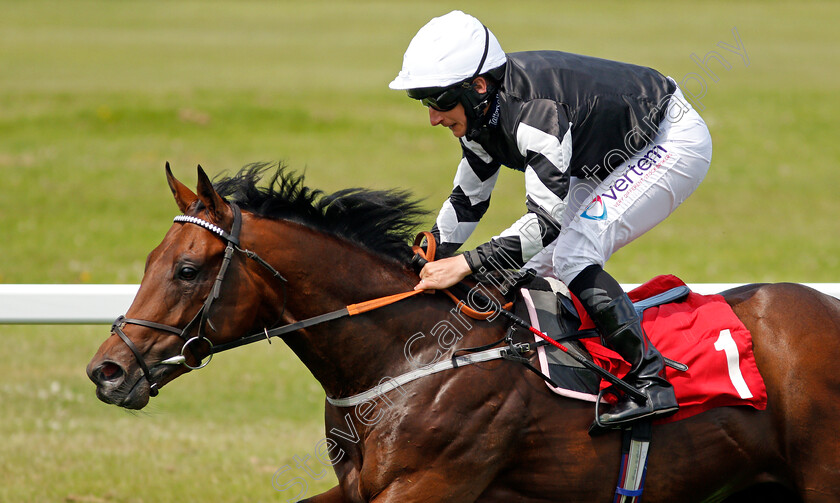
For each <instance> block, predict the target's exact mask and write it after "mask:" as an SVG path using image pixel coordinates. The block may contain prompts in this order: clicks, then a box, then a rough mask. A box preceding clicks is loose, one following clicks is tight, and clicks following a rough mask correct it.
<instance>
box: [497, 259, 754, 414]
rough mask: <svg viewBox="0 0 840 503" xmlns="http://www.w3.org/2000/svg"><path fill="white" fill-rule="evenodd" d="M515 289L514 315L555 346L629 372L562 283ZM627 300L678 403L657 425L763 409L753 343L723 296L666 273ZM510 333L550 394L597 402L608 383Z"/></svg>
mask: <svg viewBox="0 0 840 503" xmlns="http://www.w3.org/2000/svg"><path fill="white" fill-rule="evenodd" d="M515 290H516V291H515V296H516V302H515V304H514V306H515V307H514V312H515V313H516V314H517V315H519V316H520V317H522V318H524V319H525V320H528V321H530V323H531V325H532V326H533V327H534V328H537V329H539V330H540V331H542V332H543V333H545V334H547V335H549V336H550V337H551V338H553V339H554V340H556V341H558V342H560V343H561V344H562V345H565V346H567V347H568V346H575V349H577V350H578V353H583V354H586V355H588V356H589V358H591V360H592V361H593V362H594V363H596V364H597V365H599V366H601V367H603V368H605V369H606V370H608V371H609V372H610V373H612V374H614V375H617V376H618V377H622V376H624V375H625V374H626V373H627V372H628V371H629V370H630V365H629V364H628V363H627V362H625V361H624V360H623V359H622V358H621V357H620V356H619V355H618V354H617V353H615V352H614V351H612V350H610V349H609V348H606V347H604V346H603V344H602V343H601V341H600V336H599V334H598V332H597V331H596V330H595V329H594V325H593V324H592V322H591V320H590V319H589V318H588V316H587V314H586V312H585V311H584V309H583V307H582V306H581V305H580V303H579V302H578V301H577V299H574V297H573V296H572V295H571V294H570V293H569V292H568V290H567V289H566V288H565V286H564V285H563V284H562V283H560V282H559V281H556V280H554V279H551V278H539V277H534V276H531V277H530V278H529V279H528V280H527V281H525V282H520V284H518V285H517V287H516V289H515ZM511 293H512V294H513V293H514V292H511ZM628 295H629V296H630V298H631V300H633V301H634V304H635V306H636V310H637V311H638V312H639V314H640V316H642V317H643V327H644V329H645V332H646V334H647V336H648V338H649V340H650V343H652V344H654V345H655V346H656V347H657V349H659V351H660V352H661V353H662V355H663V356H664V357H665V359H666V369H665V375H666V378H668V380H669V381H670V382H671V384H673V386H674V390H675V392H676V395H677V400H678V401H679V403H680V411H679V412H678V413H677V414H675V415H674V416H670V417H667V418H664V419H660V420H657V421H656V423H657V424H658V423H666V422H673V421H679V420H681V419H685V418H688V417H691V416H693V415H696V414H699V413H700V412H703V411H705V410H708V409H710V408H712V407H719V406H733V405H748V406H752V407H754V408H756V409H758V410H763V409H764V408H766V405H767V395H766V390H765V387H764V381H763V379H762V377H761V374H760V373H759V371H758V367H757V365H756V363H755V358H754V356H753V351H752V338H751V336H750V333H749V331H748V330H747V329H746V327H744V325H743V323H741V321H740V320H739V319H738V317H737V316H735V313H734V312H733V311H732V308H731V307H730V306H729V304H727V303H726V301H724V300H723V297H721V296H719V295H699V294H697V293H694V292H692V291H691V290H690V289H689V288H688V286H687V285H686V284H685V283H684V282H683V281H682V280H680V279H679V278H677V277H675V276H671V275H665V276H657V277H656V278H653V279H652V280H650V281H648V282H647V283H645V284H643V285H641V286H640V287H638V288H636V289H634V290H632V291H630V292H628ZM509 335H510V339H511V341H512V342H513V343H528V344H529V345H530V346H531V347H535V348H536V356H535V357H533V358H532V360H535V366H536V367H538V369H539V371H540V372H541V373H542V374H543V375H544V376H546V377H547V378H548V379H546V384H547V386H548V387H549V388H550V389H551V390H552V391H553V392H554V393H556V394H559V395H562V396H565V397H568V398H574V399H578V400H585V401H589V402H596V401H597V400H598V396H599V393H600V392H601V390H603V389H606V388H607V387H608V386H609V383H605V382H602V381H601V379H600V377H599V376H597V375H596V374H595V373H593V372H592V371H590V370H589V369H587V368H585V367H584V366H583V365H581V364H580V363H579V362H577V361H576V360H574V359H573V358H572V357H570V356H569V355H568V354H566V353H564V352H563V351H561V350H559V349H557V348H554V347H553V346H551V345H549V344H548V343H546V342H544V341H541V340H537V339H536V338H535V337H534V336H533V335H532V334H531V333H530V332H528V331H527V330H523V329H520V328H516V327H512V328H511V330H510V332H509ZM695 376H700V377H702V378H698V377H695Z"/></svg>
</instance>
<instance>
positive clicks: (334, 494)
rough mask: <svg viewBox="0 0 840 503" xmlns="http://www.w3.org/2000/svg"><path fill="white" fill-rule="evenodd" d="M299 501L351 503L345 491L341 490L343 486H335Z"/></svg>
mask: <svg viewBox="0 0 840 503" xmlns="http://www.w3.org/2000/svg"><path fill="white" fill-rule="evenodd" d="M299 503H349V500H347V499H346V498H345V497H344V493H343V492H341V487H340V486H335V487H333V488H332V489H330V490H329V491H327V492H325V493H321V494H316V495H315V496H312V497H311V498H306V499H305V500H300V502H299Z"/></svg>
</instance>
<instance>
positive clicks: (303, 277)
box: [268, 222, 451, 396]
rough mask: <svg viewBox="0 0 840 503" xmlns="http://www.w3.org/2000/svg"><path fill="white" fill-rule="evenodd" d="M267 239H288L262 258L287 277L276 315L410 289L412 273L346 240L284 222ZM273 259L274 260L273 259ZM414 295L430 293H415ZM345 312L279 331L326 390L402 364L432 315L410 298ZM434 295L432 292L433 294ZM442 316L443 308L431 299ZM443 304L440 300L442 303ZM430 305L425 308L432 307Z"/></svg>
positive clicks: (345, 389)
mask: <svg viewBox="0 0 840 503" xmlns="http://www.w3.org/2000/svg"><path fill="white" fill-rule="evenodd" d="M276 232H277V234H276V236H275V237H273V238H270V239H271V240H270V241H268V242H277V243H295V245H294V246H291V247H282V249H279V248H280V247H278V249H276V250H274V251H273V256H271V258H270V259H269V260H270V261H271V262H272V263H273V264H276V265H275V267H277V268H278V269H279V270H280V271H281V272H282V273H283V275H284V276H285V277H286V279H287V280H288V284H287V285H286V309H285V313H284V318H285V319H284V320H283V321H284V322H286V323H292V322H295V321H300V320H304V319H308V318H311V317H314V316H318V315H321V314H325V313H328V312H332V311H335V310H338V309H341V308H343V307H345V306H347V305H350V304H355V303H359V302H363V301H367V300H371V299H375V298H379V297H383V296H386V295H392V294H395V293H399V292H405V291H410V290H411V289H412V288H413V287H414V285H415V284H416V281H417V277H416V275H414V274H412V273H411V272H410V271H409V270H408V269H407V268H406V267H405V266H404V265H401V264H398V263H396V262H395V261H393V260H389V259H386V258H382V257H380V256H378V255H376V254H374V253H372V252H370V251H368V250H366V249H363V248H361V247H359V246H357V245H354V244H351V243H350V242H348V241H346V240H343V239H341V238H337V237H335V236H331V235H327V234H323V233H320V232H318V231H315V230H313V229H310V228H307V227H305V226H302V225H298V224H294V223H288V222H285V223H284V224H283V225H282V229H277V230H276ZM278 266H279V267H278ZM421 296H422V297H430V296H426V295H421ZM416 297H418V296H415V298H412V299H407V300H403V301H400V302H399V303H398V304H395V305H391V306H388V307H384V308H381V309H377V310H374V311H370V312H367V313H363V314H360V315H357V316H353V317H350V318H348V317H345V318H342V319H337V320H333V321H328V322H325V323H323V324H319V325H315V326H312V327H310V328H307V329H305V330H300V331H298V332H295V333H292V334H289V335H287V336H286V337H284V340H285V341H286V343H287V344H288V345H289V347H290V348H291V349H292V350H293V351H294V352H295V354H296V355H297V356H298V358H300V360H301V361H302V362H303V363H304V364H305V365H306V366H307V368H309V370H310V372H312V374H313V375H314V376H315V378H316V379H318V381H319V382H320V383H321V385H322V386H323V387H324V389H325V391H326V392H327V393H328V394H329V395H331V396H347V395H349V394H353V393H357V392H359V391H363V390H365V389H369V388H370V387H373V386H375V385H376V384H377V383H378V382H379V381H380V379H382V378H383V377H384V376H394V375H396V373H397V372H402V371H404V370H405V369H406V368H407V367H410V365H409V362H407V360H406V357H405V352H404V346H405V343H406V341H407V340H408V339H409V338H410V337H411V336H412V335H414V334H416V333H417V332H418V331H419V330H422V328H419V327H420V326H421V325H422V324H423V322H424V321H426V320H427V319H429V318H433V317H434V316H435V315H433V314H430V312H429V311H428V308H426V312H425V313H424V318H423V319H418V316H417V314H411V313H412V312H413V311H415V310H416V309H409V306H411V307H415V308H416V307H417V306H418V305H424V306H425V305H426V304H428V303H429V300H427V299H419V298H416ZM438 300H439V299H438ZM437 304H438V306H439V307H438V308H437V309H438V310H440V311H442V314H439V315H438V316H440V317H442V316H444V315H445V313H446V311H445V310H443V305H442V303H440V302H437ZM450 307H451V306H448V307H447V308H450ZM434 310H435V309H432V312H433V311H434Z"/></svg>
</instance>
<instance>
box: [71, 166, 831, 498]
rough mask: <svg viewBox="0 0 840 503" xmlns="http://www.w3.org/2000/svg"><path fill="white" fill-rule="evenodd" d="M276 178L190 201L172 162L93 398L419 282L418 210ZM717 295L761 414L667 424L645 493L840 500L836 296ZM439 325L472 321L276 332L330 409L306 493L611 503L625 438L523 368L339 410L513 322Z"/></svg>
mask: <svg viewBox="0 0 840 503" xmlns="http://www.w3.org/2000/svg"><path fill="white" fill-rule="evenodd" d="M273 169H274V168H271V167H269V166H266V165H252V166H249V167H246V168H245V169H243V170H241V171H240V172H239V173H237V174H235V175H234V176H231V177H226V178H224V179H221V180H220V181H218V182H217V183H216V184H215V186H214V184H213V183H212V182H211V181H210V179H209V178H208V177H207V175H206V174H205V173H204V171H203V170H202V169H201V167H200V166H199V169H198V184H197V190H196V192H195V193H194V192H192V191H191V190H190V189H189V188H187V187H186V186H185V185H184V184H183V183H181V182H180V181H178V180H177V179H175V177H174V176H173V175H172V172H171V170H170V169H169V165H168V164H167V166H166V176H167V180H168V183H169V186H170V188H171V190H172V193H173V195H174V197H175V202H176V203H177V205H178V208H179V209H180V210H181V212H182V213H183V214H184V215H181V216H180V217H176V222H175V223H174V224H173V226H172V227H171V228H170V229H169V231H168V232H167V234H166V235H165V237H164V238H163V241H162V242H161V243H160V244H159V245H158V246H157V247H156V248H155V249H154V250H153V251H152V252H151V253H150V254H149V256H148V259H147V261H146V269H145V274H144V277H143V280H142V283H141V285H140V289H139V291H138V293H137V296H136V298H135V299H134V302H133V303H132V305H131V307H130V308H129V310H128V312H127V313H126V318H121V319H119V320H118V321H117V322H116V323H115V325H114V327H113V330H112V334H111V336H110V337H109V338H108V339H106V340H105V341H104V342H103V344H102V345H101V347H100V348H99V350H98V351H97V352H96V354H95V356H94V357H93V359H92V360H91V361H90V363H89V364H88V367H87V373H88V375H89V377H90V378H91V380H93V382H94V383H95V384H96V393H97V396H98V397H99V398H100V399H101V400H103V401H105V402H106V403H111V404H115V405H118V406H120V407H125V408H129V409H140V408H142V407H144V406H145V405H146V404H147V403H148V402H149V399H150V396H153V395H155V394H156V393H157V391H158V389H159V388H160V387H162V386H164V385H166V384H167V383H169V382H170V381H172V380H174V379H175V378H177V377H178V376H180V375H182V374H184V373H185V372H188V371H190V370H191V369H195V368H200V367H201V365H204V364H206V363H207V361H204V363H202V358H205V357H207V356H208V355H210V354H211V352H212V351H213V349H212V348H211V343H212V345H213V346H212V347H213V348H218V347H220V346H224V345H225V344H234V345H235V344H236V343H237V341H240V340H242V338H243V337H247V336H249V335H250V334H252V333H263V332H264V333H265V337H268V335H269V331H268V330H269V329H270V328H272V327H276V326H278V325H281V326H288V324H294V323H301V322H302V320H309V319H311V318H313V317H318V316H320V315H323V314H324V313H332V312H341V311H342V309H344V308H346V306H348V305H352V304H353V303H359V302H362V301H366V300H369V299H375V298H379V297H383V296H389V295H392V294H396V293H399V292H405V291H411V290H412V288H413V286H414V285H415V284H416V283H417V281H418V277H417V275H416V274H415V272H414V270H413V269H412V268H411V267H410V265H409V262H410V258H411V256H412V251H411V247H410V246H409V244H408V242H409V240H410V237H411V235H410V233H411V232H412V229H413V228H414V227H415V226H416V225H417V224H418V222H419V221H420V219H421V218H422V215H423V212H422V211H421V209H420V206H419V204H418V203H417V202H416V201H413V200H412V199H411V198H410V197H409V196H408V195H407V194H406V193H402V192H397V191H369V190H363V189H348V190H343V191H339V192H337V193H335V194H332V195H326V194H324V193H322V192H320V191H317V190H312V189H310V188H308V187H306V186H305V185H304V184H303V183H302V179H301V178H300V177H299V176H297V175H295V174H293V173H290V172H288V171H287V170H285V169H284V168H277V169H276V171H274V172H273V175H272V176H271V178H270V180H269V182H268V183H267V184H266V180H264V178H266V176H265V175H266V173H271V170H273ZM233 203H235V204H233ZM240 208H241V209H240ZM723 295H724V297H725V298H726V300H727V302H728V303H729V304H730V305H731V306H732V308H733V310H734V311H735V313H736V314H737V316H738V317H739V318H740V319H741V320H742V321H743V323H744V324H745V325H746V327H747V328H748V329H749V330H750V331H751V332H752V336H753V344H754V353H755V359H756V362H757V364H758V367H759V368H760V370H761V372H762V374H763V377H764V380H765V385H766V388H767V395H768V405H767V408H766V410H763V411H758V410H755V409H752V408H748V407H723V408H716V409H712V410H710V411H707V412H704V413H702V414H699V415H696V416H693V417H691V418H688V419H685V420H681V421H678V422H673V423H667V424H663V425H657V426H655V428H654V435H653V437H654V441H653V443H652V444H651V445H652V447H651V453H650V456H649V463H648V476H647V482H646V487H645V495H644V498H645V501H647V502H649V503H654V502H676V501H679V502H693V501H724V500H727V498H728V501H756V500H757V499H756V498H758V497H759V496H758V495H762V496H761V497H766V499H763V500H762V501H774V500H778V501H803V502H807V503H813V502H829V501H831V502H836V501H840V434H838V428H839V427H840V377H838V372H836V369H835V366H836V364H837V362H838V361H840V301H838V300H837V299H834V298H833V297H829V296H826V295H824V294H821V293H819V292H817V291H815V290H813V289H810V288H807V287H805V286H803V285H798V284H763V285H751V286H744V287H740V288H737V289H734V290H731V291H728V292H725V293H724V294H723ZM196 313H198V314H196ZM442 321H445V322H448V323H451V324H452V325H453V326H459V325H460V326H463V325H464V320H463V319H461V318H458V313H457V312H456V311H454V310H453V304H452V302H451V301H450V300H448V299H446V298H445V297H444V296H443V295H440V294H420V295H413V296H411V297H410V298H406V299H404V300H401V301H399V302H396V303H393V304H390V305H387V306H385V307H381V308H379V309H376V310H372V311H369V312H366V313H363V314H360V315H357V316H339V317H335V319H330V320H327V321H324V322H323V323H316V324H312V325H311V326H304V327H303V328H300V329H297V330H295V328H296V327H300V326H301V325H293V326H292V329H290V330H289V331H287V332H286V333H285V334H284V335H283V337H282V338H283V340H284V341H285V343H286V344H287V345H288V346H289V347H290V348H291V349H292V351H294V353H295V354H296V355H297V357H298V358H300V360H301V361H302V362H303V363H304V364H305V365H306V367H307V368H308V369H309V370H310V371H311V373H312V375H313V376H314V377H315V378H316V379H317V380H318V382H319V383H320V384H321V386H322V387H323V389H324V391H325V392H326V395H327V397H328V401H327V403H326V404H325V424H326V438H325V440H324V441H323V442H322V443H321V444H319V445H320V447H321V450H320V454H321V455H320V457H319V461H320V462H321V463H324V464H328V465H332V466H333V469H334V470H335V473H336V475H337V477H338V480H339V483H338V485H337V486H336V487H334V488H333V489H331V490H329V491H327V492H326V493H323V494H320V495H315V496H311V497H309V498H308V499H305V500H304V501H309V502H317V503H339V502H376V503H386V502H388V503H391V502H458V503H464V502H473V501H481V502H506V503H507V502H533V503H536V502H548V501H585V502H594V501H610V500H611V499H612V496H613V493H614V490H615V481H616V479H617V466H618V458H619V455H620V442H621V440H620V434H618V433H608V434H605V435H601V436H596V437H590V436H589V435H587V433H586V431H587V427H588V426H589V424H590V423H591V422H592V419H593V417H594V414H593V406H592V404H591V403H586V402H582V401H577V400H572V399H567V398H561V397H558V396H557V395H554V394H552V393H551V392H550V391H549V390H548V388H547V387H546V386H545V385H544V383H543V382H542V381H541V380H540V378H539V377H537V376H536V375H534V374H532V373H530V372H526V370H525V368H524V367H523V366H521V365H518V364H516V363H512V362H509V361H505V360H494V361H487V362H483V363H481V364H476V365H469V366H465V367H462V368H458V369H452V370H447V371H443V372H439V373H436V374H433V375H429V376H427V377H424V378H422V379H419V380H416V381H413V382H410V383H407V384H404V385H401V386H398V387H392V388H389V390H390V391H389V392H387V393H385V394H383V395H379V396H378V398H376V399H372V400H368V401H366V402H364V403H363V404H362V405H363V406H362V407H360V406H358V405H357V406H356V407H339V406H335V405H332V404H331V403H330V401H329V400H330V399H332V398H342V397H348V396H351V395H355V394H358V393H361V392H364V391H366V390H370V389H373V388H375V387H377V386H379V385H381V383H382V382H383V379H387V378H389V377H394V376H398V375H402V374H404V373H406V372H410V371H412V370H415V369H416V368H417V367H418V362H421V365H422V364H425V363H426V362H432V361H435V360H437V359H439V358H441V354H442V352H445V351H442V349H451V348H452V347H455V344H454V341H455V340H457V339H460V341H459V342H458V345H459V347H463V345H464V344H466V345H468V346H479V345H482V344H490V343H492V342H493V341H496V340H498V339H500V338H501V337H502V336H503V335H504V333H505V322H504V321H503V319H502V318H501V317H497V318H491V319H488V320H486V321H473V322H471V324H470V325H471V326H470V327H469V330H464V333H463V334H461V335H462V336H463V337H460V336H456V335H454V334H453V333H452V332H451V331H450V332H449V333H448V335H447V337H448V338H449V339H450V340H448V341H446V344H444V341H443V339H444V338H445V337H444V334H442V333H440V332H439V331H438V332H437V333H436V332H435V330H436V328H435V327H436V326H440V325H439V324H440V323H441V322H442ZM302 325H305V323H302ZM418 334H419V335H420V337H418ZM435 334H436V335H437V336H438V337H436V336H435ZM185 340H186V341H189V342H185ZM409 347H410V349H411V350H410V351H407V348H409ZM443 359H446V357H444V358H443ZM173 363H183V365H174V364H173ZM290 495H291V494H286V496H290ZM306 496H309V495H303V494H299V495H297V496H296V497H297V498H303V497H306ZM771 496H772V497H771ZM780 498H781V499H780ZM288 501H293V500H288Z"/></svg>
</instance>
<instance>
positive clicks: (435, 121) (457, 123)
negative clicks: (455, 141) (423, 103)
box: [429, 103, 467, 138]
mask: <svg viewBox="0 0 840 503" xmlns="http://www.w3.org/2000/svg"><path fill="white" fill-rule="evenodd" d="M429 122H430V123H431V124H432V126H438V125H440V126H444V127H448V128H449V130H450V131H452V134H453V136H455V138H461V137H462V136H464V135H465V134H467V115H466V113H464V105H462V104H460V103H458V104H457V105H456V106H455V108H453V109H452V110H446V111H440V110H435V109H434V108H432V107H429Z"/></svg>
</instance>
